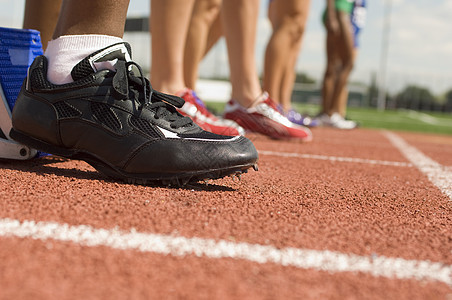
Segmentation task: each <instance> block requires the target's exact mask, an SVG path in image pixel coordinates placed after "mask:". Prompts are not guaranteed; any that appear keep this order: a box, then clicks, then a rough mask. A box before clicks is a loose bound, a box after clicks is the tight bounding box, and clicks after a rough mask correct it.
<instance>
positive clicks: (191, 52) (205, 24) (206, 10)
mask: <svg viewBox="0 0 452 300" xmlns="http://www.w3.org/2000/svg"><path fill="white" fill-rule="evenodd" d="M220 6H221V0H196V1H195V5H194V7H193V13H192V15H191V20H190V25H189V28H188V33H187V40H186V42H185V55H184V78H185V83H186V85H187V87H188V88H190V89H192V90H194V89H195V85H196V80H197V79H198V66H199V63H200V62H201V60H202V58H203V56H204V53H205V50H206V46H207V39H208V36H209V32H210V28H211V25H212V23H213V22H214V21H215V19H216V18H217V17H218V16H219V13H220Z"/></svg>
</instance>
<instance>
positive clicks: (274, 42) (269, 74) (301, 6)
mask: <svg viewBox="0 0 452 300" xmlns="http://www.w3.org/2000/svg"><path fill="white" fill-rule="evenodd" d="M309 4H310V1H309V0H301V1H300V0H284V1H283V0H273V1H272V2H271V3H270V6H269V13H268V15H269V19H270V21H271V23H272V26H273V34H272V36H271V38H270V40H269V42H268V44H267V49H266V53H265V65H264V79H263V88H264V90H265V91H267V92H268V93H269V95H270V97H272V99H273V100H274V101H275V102H277V103H279V104H282V106H283V107H284V109H286V110H289V109H290V108H291V104H290V100H291V94H292V89H293V81H294V79H295V69H294V68H295V62H296V59H297V57H298V53H299V49H300V48H301V41H302V37H303V32H304V28H305V23H306V20H307V16H308V13H309Z"/></svg>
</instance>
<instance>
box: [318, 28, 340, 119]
mask: <svg viewBox="0 0 452 300" xmlns="http://www.w3.org/2000/svg"><path fill="white" fill-rule="evenodd" d="M336 44H337V38H336V36H335V35H334V34H333V33H332V32H331V31H327V38H326V56H327V64H326V69H325V74H324V77H323V86H322V111H321V113H326V114H328V115H331V114H332V112H331V106H332V103H333V94H334V87H335V83H336V77H337V69H338V66H339V63H340V61H339V56H338V54H337V52H336Z"/></svg>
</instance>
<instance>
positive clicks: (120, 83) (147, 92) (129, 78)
mask: <svg viewBox="0 0 452 300" xmlns="http://www.w3.org/2000/svg"><path fill="white" fill-rule="evenodd" d="M130 66H135V67H136V68H137V69H138V72H139V73H140V76H135V74H134V73H133V72H132V71H131V70H129V67H130ZM115 67H116V74H115V75H114V77H113V88H114V89H115V91H116V92H118V93H119V94H120V95H121V96H122V97H123V98H129V93H130V92H132V93H133V94H134V95H135V96H134V98H135V99H136V100H137V101H138V102H139V103H140V106H139V109H144V108H147V109H149V110H152V111H154V118H156V119H159V118H162V119H164V120H166V121H168V122H170V124H171V128H175V129H176V128H179V127H184V126H187V125H191V124H192V123H193V121H192V120H191V119H190V118H189V117H184V116H182V115H180V114H179V113H178V112H177V110H176V108H175V107H177V108H181V107H182V106H183V105H184V103H185V101H184V100H183V99H182V98H179V97H177V96H173V95H168V94H164V93H161V92H158V91H156V90H154V89H153V88H152V86H151V83H150V82H149V80H148V79H147V78H145V77H144V76H143V71H142V69H141V67H140V66H139V65H138V64H137V63H135V62H133V61H129V62H125V61H123V60H118V62H117V63H116V65H115Z"/></svg>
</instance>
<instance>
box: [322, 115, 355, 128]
mask: <svg viewBox="0 0 452 300" xmlns="http://www.w3.org/2000/svg"><path fill="white" fill-rule="evenodd" d="M318 120H319V121H320V122H321V123H322V125H323V126H329V127H334V128H338V129H353V128H356V127H358V124H357V123H356V122H355V121H352V120H346V119H344V117H342V116H341V115H340V114H339V113H337V112H336V113H333V114H332V115H331V116H328V115H327V114H325V113H324V114H321V115H320V116H319V117H318Z"/></svg>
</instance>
